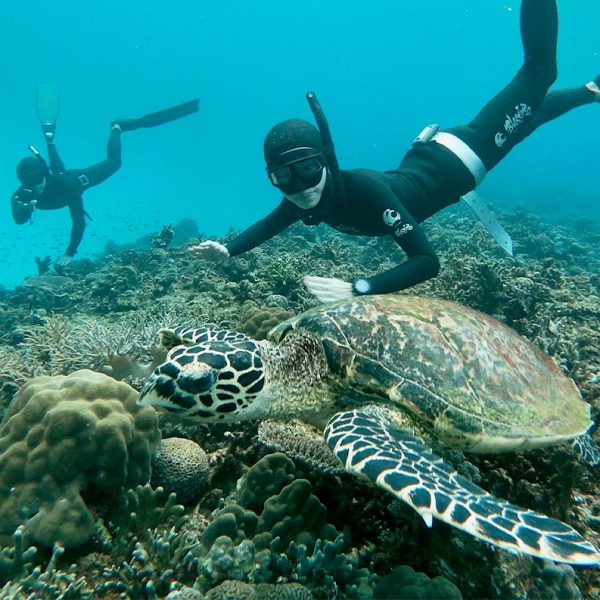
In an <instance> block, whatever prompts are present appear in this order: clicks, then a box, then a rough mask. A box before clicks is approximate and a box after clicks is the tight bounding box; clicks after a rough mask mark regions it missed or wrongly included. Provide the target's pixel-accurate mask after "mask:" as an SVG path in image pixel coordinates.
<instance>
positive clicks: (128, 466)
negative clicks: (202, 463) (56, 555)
mask: <svg viewBox="0 0 600 600" xmlns="http://www.w3.org/2000/svg"><path fill="white" fill-rule="evenodd" d="M137 395H138V394H137V392H136V391H135V390H134V389H133V388H132V387H130V386H129V385H127V384H126V383H123V382H118V381H115V380H114V379H112V378H110V377H108V376H107V375H102V374H100V373H95V372H94V371H88V370H81V371H76V372H75V373H71V374H70V375H68V376H62V375H60V376H55V377H36V378H34V379H31V380H30V381H29V382H28V383H26V384H25V385H24V386H23V387H22V388H21V389H20V390H19V391H18V392H17V394H16V396H15V397H14V399H13V401H12V403H11V404H10V406H9V408H8V411H7V413H6V415H5V417H4V419H3V421H2V423H0V534H2V533H4V534H10V533H12V532H13V531H14V530H15V529H16V528H17V527H18V526H19V524H20V523H22V522H23V521H24V520H25V522H26V525H25V532H26V534H27V535H28V536H30V537H31V538H32V539H33V540H34V541H35V542H37V543H39V544H42V545H46V546H51V545H52V544H54V542H57V541H59V542H61V543H62V544H63V545H64V546H65V547H67V548H68V547H73V546H78V545H80V544H83V543H84V542H86V541H87V540H89V538H90V537H91V536H92V534H93V533H94V518H93V515H92V513H91V512H90V510H89V509H88V508H87V506H86V505H85V502H84V500H83V498H82V497H81V495H80V493H81V492H82V491H83V490H84V489H85V488H86V487H87V486H88V484H93V485H94V486H95V487H96V489H100V490H103V491H104V492H115V491H117V490H118V489H119V488H120V487H122V486H125V487H135V486H136V485H137V484H140V483H146V482H147V481H148V480H149V479H150V464H151V459H152V456H153V455H154V454H155V452H156V449H157V447H158V444H159V441H160V433H159V430H158V419H157V416H156V413H155V411H154V409H152V408H150V407H143V408H142V407H139V406H137V404H136V399H137Z"/></svg>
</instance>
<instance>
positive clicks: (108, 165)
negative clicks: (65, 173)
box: [75, 126, 121, 189]
mask: <svg viewBox="0 0 600 600" xmlns="http://www.w3.org/2000/svg"><path fill="white" fill-rule="evenodd" d="M120 167H121V129H120V128H119V127H118V126H113V127H112V128H111V130H110V135H109V137H108V143H107V144H106V159H105V160H103V161H102V162H99V163H97V164H95V165H92V166H91V167H88V168H87V169H78V170H77V172H76V173H75V176H76V177H77V179H78V180H79V182H80V184H81V185H82V187H84V188H86V189H87V188H89V187H93V186H95V185H98V184H99V183H102V182H103V181H105V180H106V179H108V178H109V177H110V176H111V175H114V174H115V173H116V172H117V171H118V170H119V168H120Z"/></svg>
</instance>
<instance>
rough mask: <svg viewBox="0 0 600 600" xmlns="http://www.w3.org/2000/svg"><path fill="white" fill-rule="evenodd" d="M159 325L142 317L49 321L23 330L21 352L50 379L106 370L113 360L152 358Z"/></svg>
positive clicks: (64, 318)
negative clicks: (80, 371)
mask: <svg viewBox="0 0 600 600" xmlns="http://www.w3.org/2000/svg"><path fill="white" fill-rule="evenodd" d="M160 327H161V323H160V322H157V321H153V320H149V319H147V318H145V317H144V316H143V315H139V316H137V317H129V318H127V319H126V320H122V321H114V322H110V321H101V320H100V319H98V318H93V317H77V318H74V319H67V318H66V317H63V316H53V317H48V318H47V319H46V320H45V322H44V324H43V325H42V326H37V327H27V328H24V337H25V339H24V342H23V344H22V350H23V351H24V353H25V355H26V357H27V359H28V360H29V361H31V363H32V364H35V365H38V366H39V368H42V369H43V370H44V372H45V373H47V374H50V375H64V374H66V373H70V372H72V371H74V370H77V369H82V368H89V369H93V370H102V369H104V370H108V371H110V364H111V361H112V360H113V358H114V357H118V356H123V355H126V356H129V357H136V358H140V357H146V358H147V357H151V358H152V357H153V356H155V354H156V353H155V348H156V346H155V341H156V334H157V332H158V329H160Z"/></svg>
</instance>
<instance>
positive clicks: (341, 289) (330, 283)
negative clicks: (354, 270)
mask: <svg viewBox="0 0 600 600" xmlns="http://www.w3.org/2000/svg"><path fill="white" fill-rule="evenodd" d="M302 282H303V283H304V285H305V286H306V289H307V290H308V291H309V292H310V293H311V294H312V295H313V296H314V297H315V298H316V299H317V300H318V301H319V302H323V303H328V302H337V301H338V300H347V299H348V298H352V296H354V293H353V291H352V284H351V283H349V282H347V281H344V280H342V279H337V278H334V277H317V276H316V275H305V276H304V278H303V279H302Z"/></svg>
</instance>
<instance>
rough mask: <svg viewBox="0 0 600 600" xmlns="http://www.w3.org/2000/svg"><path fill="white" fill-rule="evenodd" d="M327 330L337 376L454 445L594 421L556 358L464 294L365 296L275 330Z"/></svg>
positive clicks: (510, 442) (536, 437) (566, 435)
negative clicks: (457, 299)
mask: <svg viewBox="0 0 600 600" xmlns="http://www.w3.org/2000/svg"><path fill="white" fill-rule="evenodd" d="M291 330H298V331H307V332H309V333H311V334H313V335H314V336H316V337H317V338H318V339H320V340H321V343H322V345H323V348H324V350H325V354H326V356H327V361H328V363H329V367H330V369H331V372H332V374H333V376H334V378H336V379H338V380H339V381H340V382H341V383H342V384H343V385H344V386H346V387H348V388H354V389H356V390H358V391H360V392H361V393H362V394H363V395H364V394H366V396H367V397H372V398H382V399H387V400H388V401H391V404H392V406H394V407H397V408H402V409H404V410H405V411H407V412H408V413H410V414H411V415H412V416H413V418H414V417H416V418H417V419H419V420H421V421H423V422H425V423H428V424H430V425H431V426H432V428H433V430H434V432H435V433H436V434H437V436H438V437H439V438H440V441H442V442H444V443H445V444H447V445H450V446H454V447H460V448H463V449H466V450H471V451H475V452H501V451H508V450H515V449H520V448H523V449H528V448H535V447H541V446H547V445H551V444H555V443H558V442H561V441H563V440H568V439H572V438H574V437H576V436H578V435H580V434H582V433H584V432H585V431H587V429H588V428H589V426H590V425H591V420H590V407H589V405H588V404H587V403H585V402H584V401H583V400H582V399H581V396H580V395H579V392H578V390H577V388H576V386H575V384H574V383H573V381H572V380H571V379H568V378H567V377H565V376H564V375H563V374H562V372H561V371H560V370H559V368H558V367H557V365H556V364H555V363H554V361H553V360H552V359H551V358H550V357H548V356H546V355H545V354H543V353H542V352H541V351H540V350H538V349H537V348H536V347H535V346H533V345H532V344H531V343H530V342H528V341H527V340H526V339H524V338H523V337H521V336H520V335H519V334H517V333H516V332H515V331H513V330H512V329H510V328H508V327H507V326H505V325H503V324H502V323H500V322H499V321H497V320H495V319H493V318H491V317H490V316H488V315H485V314H483V313H481V312H478V311H475V310H472V309H469V308H467V307H465V306H461V305H459V304H456V303H453V302H449V301H445V300H437V299H432V298H424V297H418V296H408V295H392V294H388V295H385V296H363V297H359V298H355V299H353V300H350V301H342V302H338V303H335V304H329V305H324V306H321V307H318V308H316V309H312V310H309V311H307V312H305V313H302V314H300V315H298V316H296V317H294V318H292V319H290V320H288V321H285V322H284V323H281V324H280V325H278V326H277V327H275V328H274V329H273V330H272V331H271V332H270V334H269V335H270V337H271V339H273V340H274V341H276V342H280V341H281V340H282V338H283V337H285V336H286V335H287V334H288V333H289V332H290V331H291Z"/></svg>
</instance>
